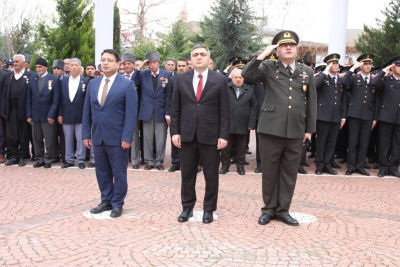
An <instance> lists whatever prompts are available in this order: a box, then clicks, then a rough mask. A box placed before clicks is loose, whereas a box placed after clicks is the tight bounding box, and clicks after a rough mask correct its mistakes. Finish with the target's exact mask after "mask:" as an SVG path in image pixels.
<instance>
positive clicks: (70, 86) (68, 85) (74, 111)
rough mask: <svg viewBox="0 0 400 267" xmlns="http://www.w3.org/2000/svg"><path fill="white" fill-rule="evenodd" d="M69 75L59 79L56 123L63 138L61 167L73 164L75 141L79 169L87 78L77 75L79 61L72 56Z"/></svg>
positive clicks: (82, 165)
mask: <svg viewBox="0 0 400 267" xmlns="http://www.w3.org/2000/svg"><path fill="white" fill-rule="evenodd" d="M69 66H70V70H71V75H70V76H69V77H68V78H65V79H63V80H62V81H61V99H60V108H59V112H58V123H59V124H61V125H62V127H63V132H64V139H65V150H66V153H65V160H66V163H64V164H63V165H61V168H68V167H72V166H74V161H75V160H74V154H75V149H74V147H75V144H74V143H75V141H74V139H75V138H76V149H77V150H76V154H77V160H78V166H79V169H84V168H85V167H86V165H85V157H86V147H85V145H84V144H83V141H82V116H83V105H84V104H85V96H86V86H87V79H86V78H85V77H83V76H81V75H79V71H80V68H81V61H80V60H79V59H77V58H72V59H70V61H69Z"/></svg>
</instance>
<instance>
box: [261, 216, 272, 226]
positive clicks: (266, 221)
mask: <svg viewBox="0 0 400 267" xmlns="http://www.w3.org/2000/svg"><path fill="white" fill-rule="evenodd" d="M271 219H272V216H271V215H269V214H261V216H260V218H259V219H258V224H261V225H266V224H269V222H270V221H271Z"/></svg>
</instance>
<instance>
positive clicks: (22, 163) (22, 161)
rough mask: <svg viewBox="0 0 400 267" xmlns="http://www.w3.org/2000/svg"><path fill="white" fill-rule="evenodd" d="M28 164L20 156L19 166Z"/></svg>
mask: <svg viewBox="0 0 400 267" xmlns="http://www.w3.org/2000/svg"><path fill="white" fill-rule="evenodd" d="M25 165H26V161H25V159H24V158H20V159H19V162H18V166H20V167H23V166H25Z"/></svg>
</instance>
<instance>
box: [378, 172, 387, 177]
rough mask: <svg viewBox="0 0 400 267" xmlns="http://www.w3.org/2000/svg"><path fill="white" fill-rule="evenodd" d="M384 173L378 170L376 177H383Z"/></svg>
mask: <svg viewBox="0 0 400 267" xmlns="http://www.w3.org/2000/svg"><path fill="white" fill-rule="evenodd" d="M385 175H386V171H379V173H378V177H384V176H385Z"/></svg>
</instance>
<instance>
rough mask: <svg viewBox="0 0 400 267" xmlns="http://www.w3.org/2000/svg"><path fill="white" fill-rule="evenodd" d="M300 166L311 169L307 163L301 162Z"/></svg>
mask: <svg viewBox="0 0 400 267" xmlns="http://www.w3.org/2000/svg"><path fill="white" fill-rule="evenodd" d="M300 165H303V166H306V167H310V164H308V163H307V162H300Z"/></svg>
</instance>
